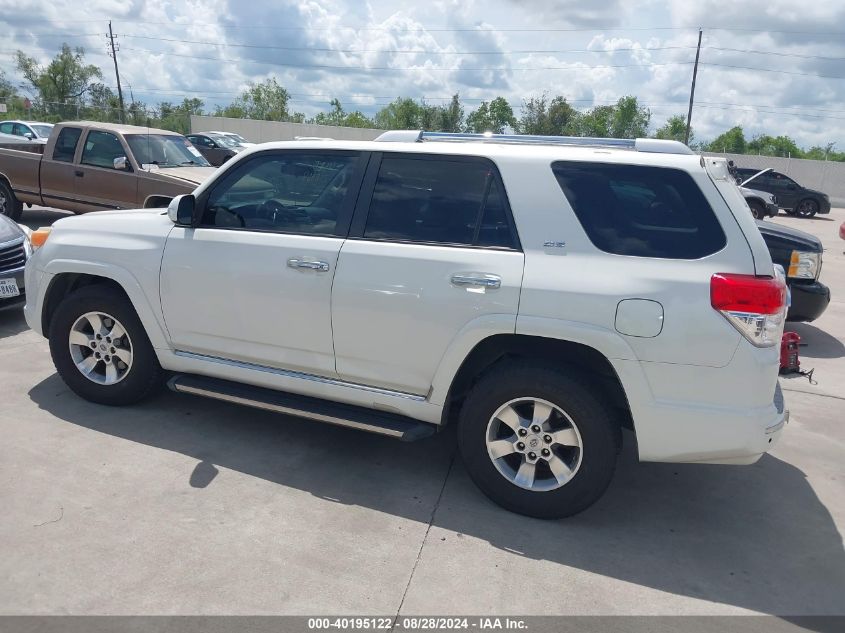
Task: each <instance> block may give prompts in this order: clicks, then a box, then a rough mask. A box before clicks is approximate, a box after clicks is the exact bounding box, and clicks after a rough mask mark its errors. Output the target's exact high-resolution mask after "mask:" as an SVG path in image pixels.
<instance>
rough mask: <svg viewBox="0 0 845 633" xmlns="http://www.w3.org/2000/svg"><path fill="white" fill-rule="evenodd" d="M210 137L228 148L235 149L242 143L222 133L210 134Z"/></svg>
mask: <svg viewBox="0 0 845 633" xmlns="http://www.w3.org/2000/svg"><path fill="white" fill-rule="evenodd" d="M208 136H209V138H211V139H213V140H214V142H215V143H217V144H218V145H222V146H223V147H226V148H228V149H235V148H237V147H240V146H241V144H240V143H238V142H237V141H236V140H235V139H233V138H230V137H229V136H223V135H222V134H209V135H208Z"/></svg>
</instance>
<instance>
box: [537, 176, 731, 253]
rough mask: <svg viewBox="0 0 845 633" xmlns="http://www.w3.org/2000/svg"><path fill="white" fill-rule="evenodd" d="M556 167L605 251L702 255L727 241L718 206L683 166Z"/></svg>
mask: <svg viewBox="0 0 845 633" xmlns="http://www.w3.org/2000/svg"><path fill="white" fill-rule="evenodd" d="M552 170H553V171H554V174H555V177H556V178H557V181H558V184H559V185H560V188H561V189H562V190H563V193H564V195H565V196H566V199H567V200H568V201H569V204H570V205H571V206H572V209H573V210H574V211H575V215H576V216H577V217H578V221H579V222H580V223H581V226H583V227H584V231H585V232H586V233H587V236H588V237H589V238H590V241H592V243H593V244H595V245H596V247H597V248H600V249H601V250H603V251H605V252H608V253H614V254H617V255H633V256H636V257H660V258H666V259H699V258H701V257H705V256H707V255H711V254H713V253H715V252H717V251H719V250H721V249H722V248H724V246H725V244H726V240H725V234H724V232H723V231H722V227H721V226H720V225H719V221H718V219H717V218H716V216H715V214H714V213H713V209H712V208H711V207H710V205H709V203H708V202H707V199H706V198H705V197H704V194H703V193H702V192H701V190H700V189H699V188H698V185H696V184H695V181H694V180H693V179H692V177H691V176H690V175H689V174H687V173H686V172H684V171H681V170H678V169H669V168H665V167H648V166H642V165H610V164H603V163H572V162H557V163H554V164H553V165H552Z"/></svg>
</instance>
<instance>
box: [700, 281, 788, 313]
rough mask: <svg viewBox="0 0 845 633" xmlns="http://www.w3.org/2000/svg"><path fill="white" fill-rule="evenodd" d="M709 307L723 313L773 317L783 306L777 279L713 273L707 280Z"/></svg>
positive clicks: (783, 293) (783, 292)
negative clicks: (768, 315) (708, 285)
mask: <svg viewBox="0 0 845 633" xmlns="http://www.w3.org/2000/svg"><path fill="white" fill-rule="evenodd" d="M710 304H711V305H712V306H713V307H714V308H716V309H717V310H720V311H722V312H746V313H749V314H776V313H778V312H780V311H781V310H782V309H783V307H784V306H785V305H786V284H784V282H783V281H782V280H780V279H773V278H771V277H755V276H754V275H736V274H733V273H716V274H715V275H713V277H711V278H710Z"/></svg>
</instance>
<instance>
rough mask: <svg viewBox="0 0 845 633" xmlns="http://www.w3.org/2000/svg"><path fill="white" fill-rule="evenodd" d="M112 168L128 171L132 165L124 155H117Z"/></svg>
mask: <svg viewBox="0 0 845 633" xmlns="http://www.w3.org/2000/svg"><path fill="white" fill-rule="evenodd" d="M113 164H114V168H115V169H119V170H121V171H129V170H131V169H132V165H130V164H129V160H128V159H127V158H126V156H118V157H117V158H115V159H114V161H113Z"/></svg>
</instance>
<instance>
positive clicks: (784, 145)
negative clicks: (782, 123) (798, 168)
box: [746, 134, 804, 158]
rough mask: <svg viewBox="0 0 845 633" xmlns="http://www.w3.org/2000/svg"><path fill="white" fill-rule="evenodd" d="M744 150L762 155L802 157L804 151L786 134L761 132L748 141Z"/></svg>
mask: <svg viewBox="0 0 845 633" xmlns="http://www.w3.org/2000/svg"><path fill="white" fill-rule="evenodd" d="M746 151H747V152H748V153H749V154H762V155H763V156H787V157H792V158H802V157H803V156H804V152H803V151H802V150H801V148H800V147H798V145H796V144H795V141H793V140H792V139H791V138H789V137H788V136H774V137H773V136H769V135H768V134H762V135H760V136H755V137H754V138H753V139H751V140H750V141H748V145H747V149H746Z"/></svg>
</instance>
